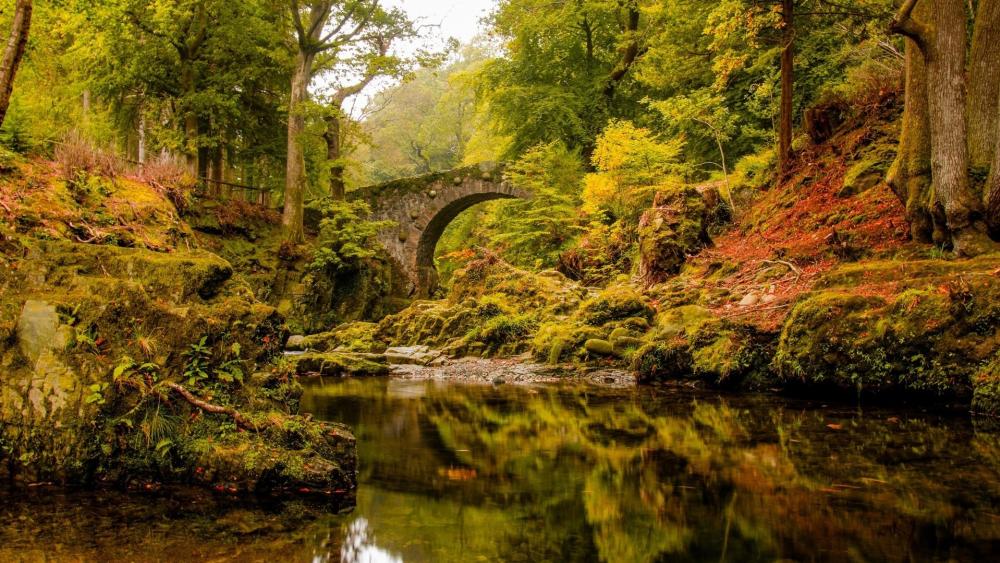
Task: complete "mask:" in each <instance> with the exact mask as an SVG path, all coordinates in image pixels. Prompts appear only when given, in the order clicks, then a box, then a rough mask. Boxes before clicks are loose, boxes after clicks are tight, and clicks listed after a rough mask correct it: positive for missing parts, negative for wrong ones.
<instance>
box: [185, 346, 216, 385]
mask: <svg viewBox="0 0 1000 563" xmlns="http://www.w3.org/2000/svg"><path fill="white" fill-rule="evenodd" d="M207 342H208V337H207V336H202V337H201V340H199V341H198V342H197V343H195V344H192V345H191V346H190V347H189V348H188V350H187V352H184V356H186V357H187V365H186V366H185V367H184V378H185V379H186V380H187V384H188V385H192V386H193V385H197V384H199V383H201V382H202V381H205V380H206V379H208V370H209V366H208V364H209V361H210V360H211V358H212V352H211V350H210V349H209V347H208V345H207Z"/></svg>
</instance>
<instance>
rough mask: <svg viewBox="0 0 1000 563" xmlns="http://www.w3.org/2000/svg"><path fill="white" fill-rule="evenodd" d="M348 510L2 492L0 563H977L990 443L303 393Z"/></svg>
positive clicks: (576, 393) (994, 445)
mask: <svg viewBox="0 0 1000 563" xmlns="http://www.w3.org/2000/svg"><path fill="white" fill-rule="evenodd" d="M303 410H305V411H307V412H312V413H313V414H314V415H315V416H316V417H317V418H324V419H330V420H338V421H343V422H346V423H348V424H350V425H352V426H353V427H354V428H355V433H356V434H357V437H358V443H359V453H360V456H361V466H362V469H361V474H360V481H361V487H360V489H359V491H358V495H357V506H356V507H355V508H354V509H353V510H351V511H350V512H346V513H341V514H337V513H331V512H327V511H322V510H317V509H316V507H315V506H310V505H306V504H301V503H299V502H296V501H292V502H285V503H281V504H274V505H268V504H261V503H259V502H246V503H241V502H237V501H234V500H232V499H226V498H224V497H219V498H216V497H206V496H205V495H203V494H200V493H199V494H195V493H191V492H182V491H173V492H161V493H157V494H155V495H144V496H143V495H140V496H137V495H132V496H125V495H122V494H120V493H108V492H99V493H94V492H86V493H85V492H64V493H58V494H56V493H53V492H51V491H32V492H29V493H19V494H17V495H16V496H15V495H11V494H6V493H0V561H19V560H25V561H39V560H51V561H112V560H128V561H186V560H202V561H205V560H207V561H214V560H218V561H227V560H242V561H316V562H322V561H365V562H369V561H370V562H397V561H525V562H529V561H530V562H537V561H557V562H562V561H626V562H632V561H636V562H641V561H776V560H791V561H935V560H938V561H947V560H958V561H988V560H996V558H997V557H998V556H997V555H994V554H995V553H996V554H1000V434H995V433H990V432H988V431H986V430H984V429H980V428H977V427H975V426H974V425H973V424H972V422H970V421H969V420H968V418H967V417H965V416H961V415H954V414H934V413H926V412H923V411H922V410H908V409H903V408H881V409H856V408H853V407H845V406H842V405H839V406H838V405H833V404H831V405H824V404H822V403H819V402H808V401H798V400H790V399H782V398H778V397H773V396H729V395H718V394H714V393H706V392H697V391H688V390H678V389H648V388H647V389H607V388H597V387H585V386H538V387H516V386H500V387H493V386H476V385H459V384H454V383H442V382H433V381H401V380H388V379H368V380H345V381H336V382H327V383H326V384H322V383H318V382H317V383H315V384H314V385H312V386H311V387H310V388H309V390H308V392H307V394H306V396H305V398H304V400H303Z"/></svg>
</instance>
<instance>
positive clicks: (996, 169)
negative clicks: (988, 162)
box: [983, 107, 1000, 240]
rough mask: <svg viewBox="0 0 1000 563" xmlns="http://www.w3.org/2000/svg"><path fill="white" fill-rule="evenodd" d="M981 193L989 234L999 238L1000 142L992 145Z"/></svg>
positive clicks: (999, 125) (999, 132)
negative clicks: (986, 177) (990, 157)
mask: <svg viewBox="0 0 1000 563" xmlns="http://www.w3.org/2000/svg"><path fill="white" fill-rule="evenodd" d="M997 111H1000V107H997ZM998 128H1000V124H998ZM997 134H998V135H1000V131H997ZM983 193H984V198H983V199H984V200H985V202H986V224H987V226H988V227H989V232H990V236H992V237H993V240H1000V143H997V145H996V147H994V150H993V166H992V168H990V176H989V178H988V179H987V180H986V188H985V189H984V190H983Z"/></svg>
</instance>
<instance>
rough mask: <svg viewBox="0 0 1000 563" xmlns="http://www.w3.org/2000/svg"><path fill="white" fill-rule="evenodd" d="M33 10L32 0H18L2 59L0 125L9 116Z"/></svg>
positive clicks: (0, 71) (0, 64)
mask: <svg viewBox="0 0 1000 563" xmlns="http://www.w3.org/2000/svg"><path fill="white" fill-rule="evenodd" d="M31 11H32V4H31V0H17V6H16V8H15V11H14V20H13V23H12V24H11V28H10V36H9V38H8V39H7V48H6V49H5V50H4V53H3V60H2V61H0V125H3V120H4V118H5V117H7V108H8V107H10V96H11V94H12V93H13V92H14V78H15V77H16V76H17V68H18V66H19V65H20V64H21V57H23V56H24V49H25V47H26V46H27V44H28V33H29V32H30V30H31Z"/></svg>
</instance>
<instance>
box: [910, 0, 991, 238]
mask: <svg viewBox="0 0 1000 563" xmlns="http://www.w3.org/2000/svg"><path fill="white" fill-rule="evenodd" d="M918 4H932V6H929V7H928V9H933V14H932V15H933V19H926V20H924V19H918V18H917V17H916V16H915V14H914V9H915V8H916V7H917V5H918ZM922 7H923V6H922ZM929 15H930V14H929ZM967 19H968V18H967V14H966V4H965V2H963V1H962V0H939V1H938V2H933V3H931V2H929V0H919V1H918V0H907V1H906V2H905V3H904V4H903V6H902V7H901V8H900V11H899V13H898V14H897V16H896V18H895V20H894V21H893V26H892V28H893V30H894V31H895V32H897V33H900V34H902V35H904V36H906V37H908V38H910V39H911V40H913V41H914V42H915V43H916V45H917V46H918V47H919V48H920V52H921V53H922V54H923V58H924V62H925V76H926V78H925V82H926V86H927V108H928V115H929V131H930V147H931V179H932V193H933V197H932V198H929V201H928V204H929V205H928V211H929V213H930V214H931V216H932V217H934V218H935V220H936V224H935V227H937V226H938V223H941V222H943V226H942V228H943V230H944V232H945V233H946V234H945V236H943V237H942V239H943V240H942V242H943V243H944V244H947V245H950V246H952V247H953V248H954V250H955V251H956V252H958V253H959V254H977V253H980V252H983V251H984V250H986V249H987V248H988V247H989V246H991V243H990V242H989V238H988V237H987V235H986V224H985V222H984V214H985V213H984V208H983V204H982V201H981V199H980V198H978V197H977V196H976V195H975V193H974V192H973V190H972V186H971V184H970V181H969V146H968V141H969V133H968V127H969V126H968V122H967V115H966V108H967V103H968V101H967V93H966V53H967V43H968V38H967V31H968V30H967Z"/></svg>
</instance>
